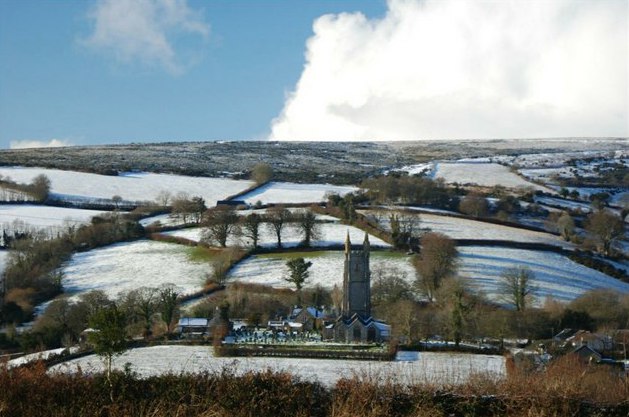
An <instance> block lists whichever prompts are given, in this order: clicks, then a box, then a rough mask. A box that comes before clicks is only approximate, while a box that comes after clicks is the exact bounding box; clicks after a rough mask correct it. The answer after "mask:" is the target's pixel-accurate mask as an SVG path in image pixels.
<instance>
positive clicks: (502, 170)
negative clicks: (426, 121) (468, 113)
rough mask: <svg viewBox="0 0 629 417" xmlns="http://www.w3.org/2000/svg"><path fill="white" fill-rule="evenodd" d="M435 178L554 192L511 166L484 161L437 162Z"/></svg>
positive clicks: (434, 172)
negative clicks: (517, 172)
mask: <svg viewBox="0 0 629 417" xmlns="http://www.w3.org/2000/svg"><path fill="white" fill-rule="evenodd" d="M433 177H434V178H439V177H441V178H443V179H445V180H446V182H448V183H455V182H456V183H458V184H477V185H480V186H485V187H493V186H495V185H502V186H505V187H509V188H521V187H532V188H534V189H536V190H543V191H547V192H551V193H552V192H553V191H552V190H550V189H548V188H546V187H541V186H539V185H537V184H534V183H532V182H529V181H526V180H524V179H523V178H521V177H519V176H518V175H516V174H514V173H513V172H511V171H509V168H507V167H505V166H503V165H500V164H494V163H484V162H458V161H457V162H439V163H435V166H434V171H433Z"/></svg>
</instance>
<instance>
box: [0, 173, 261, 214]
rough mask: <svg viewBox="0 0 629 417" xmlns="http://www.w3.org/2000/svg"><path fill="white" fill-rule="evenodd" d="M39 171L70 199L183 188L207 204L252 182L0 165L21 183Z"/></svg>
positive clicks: (147, 195)
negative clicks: (91, 172)
mask: <svg viewBox="0 0 629 417" xmlns="http://www.w3.org/2000/svg"><path fill="white" fill-rule="evenodd" d="M39 174H45V175H46V176H48V178H50V181H51V184H52V192H53V194H55V195H56V196H57V197H59V198H62V199H69V200H76V199H79V200H85V199H87V200H89V199H90V198H92V199H99V198H100V199H102V198H105V199H110V198H111V197H113V196H114V195H119V196H121V197H122V198H123V199H124V200H126V201H153V200H155V199H156V197H157V196H158V194H159V193H160V192H162V191H168V192H170V193H171V194H172V195H176V194H177V193H180V192H185V193H188V194H189V195H190V196H201V197H203V198H204V199H205V202H206V204H207V205H208V206H213V205H215V204H216V201H217V200H223V199H225V198H226V197H228V196H230V195H233V194H236V193H238V192H240V191H243V190H246V189H247V188H248V187H250V186H251V185H253V182H251V181H236V180H231V179H226V178H206V177H187V176H182V175H169V174H152V173H145V172H133V173H125V174H122V175H120V176H109V175H98V174H88V173H85V172H76V171H61V170H57V169H45V168H24V167H9V168H7V167H3V168H0V175H2V176H3V177H11V178H12V179H13V180H14V181H17V182H23V183H29V182H31V181H32V179H33V178H34V177H36V176H37V175H39Z"/></svg>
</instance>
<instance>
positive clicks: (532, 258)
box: [458, 246, 629, 302]
mask: <svg viewBox="0 0 629 417" xmlns="http://www.w3.org/2000/svg"><path fill="white" fill-rule="evenodd" d="M458 250H459V270H458V271H459V275H460V276H462V277H465V278H466V280H467V282H468V283H470V285H471V286H472V288H475V289H478V290H482V291H483V292H485V294H487V295H488V296H489V297H490V298H492V299H494V300H499V298H500V292H501V291H500V281H501V278H500V277H501V274H502V273H503V271H504V270H505V269H507V268H511V267H515V266H527V267H529V268H531V270H532V271H533V272H534V273H535V281H534V285H535V286H537V287H538V288H537V290H536V291H535V295H536V296H537V297H538V301H539V302H542V301H543V299H544V298H545V297H549V296H551V297H553V298H554V299H557V300H561V301H570V300H573V299H575V298H577V297H578V296H580V295H581V294H583V293H584V292H585V291H588V290H592V289H597V288H609V289H612V290H615V291H619V292H623V293H629V284H627V283H623V282H621V281H619V280H617V279H615V278H612V277H610V276H608V275H605V274H603V273H602V272H599V271H596V270H594V269H590V268H587V267H585V266H583V265H581V264H578V263H576V262H574V261H572V260H570V259H568V258H567V257H565V256H563V255H560V254H556V253H552V252H543V251H533V250H524V249H507V248H498V247H480V246H468V247H459V248H458Z"/></svg>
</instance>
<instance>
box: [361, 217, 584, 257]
mask: <svg viewBox="0 0 629 417" xmlns="http://www.w3.org/2000/svg"><path fill="white" fill-rule="evenodd" d="M361 212H362V213H365V214H370V213H371V214H373V211H361ZM378 217H379V218H380V219H381V222H382V223H383V226H384V227H386V228H389V222H388V214H387V212H382V214H381V215H379V216H378ZM419 218H420V221H419V227H420V228H422V229H430V230H431V231H432V232H438V233H443V234H444V235H446V236H449V237H450V238H452V239H478V240H510V241H513V242H527V243H545V244H550V245H555V246H560V247H563V248H566V249H571V248H573V247H574V245H573V244H572V243H570V242H566V241H564V240H563V239H561V238H560V237H559V236H555V235H551V234H549V233H544V232H537V231H533V230H526V229H519V228H517V227H509V226H503V225H499V224H492V223H486V222H481V221H476V220H470V219H465V218H461V217H449V216H440V215H437V214H429V213H422V214H420V215H419Z"/></svg>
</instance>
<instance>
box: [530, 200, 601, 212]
mask: <svg viewBox="0 0 629 417" xmlns="http://www.w3.org/2000/svg"><path fill="white" fill-rule="evenodd" d="M535 202H536V203H539V204H542V205H545V206H549V207H560V208H562V209H565V210H580V211H582V212H583V213H589V212H590V211H592V207H591V206H590V204H588V203H583V202H580V201H571V200H565V199H562V198H554V197H543V196H541V197H540V196H535Z"/></svg>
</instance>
